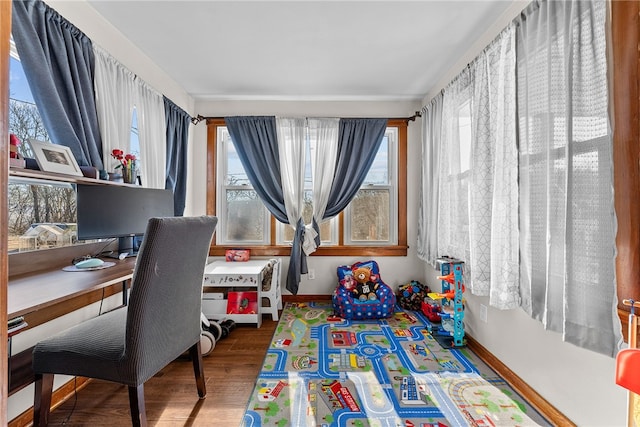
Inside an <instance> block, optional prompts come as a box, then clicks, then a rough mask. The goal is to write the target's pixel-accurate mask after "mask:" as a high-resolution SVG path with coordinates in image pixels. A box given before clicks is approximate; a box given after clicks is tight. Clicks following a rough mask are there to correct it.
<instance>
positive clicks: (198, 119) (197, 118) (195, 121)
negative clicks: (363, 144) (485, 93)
mask: <svg viewBox="0 0 640 427" xmlns="http://www.w3.org/2000/svg"><path fill="white" fill-rule="evenodd" d="M416 117H422V112H420V111H416V112H415V113H414V114H413V116H410V117H399V118H398V117H395V118H389V119H387V120H407V121H410V122H413V121H415V120H416ZM203 120H224V117H204V116H201V115H200V114H198V115H197V116H195V117H191V123H193V124H194V125H197V124H198V123H200V122H201V121H203Z"/></svg>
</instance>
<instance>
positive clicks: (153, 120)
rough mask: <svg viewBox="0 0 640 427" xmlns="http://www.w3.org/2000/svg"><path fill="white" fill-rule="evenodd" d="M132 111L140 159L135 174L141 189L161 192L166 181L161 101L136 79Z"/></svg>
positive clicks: (165, 148) (165, 137)
mask: <svg viewBox="0 0 640 427" xmlns="http://www.w3.org/2000/svg"><path fill="white" fill-rule="evenodd" d="M135 90H136V107H137V108H136V110H137V114H138V137H139V140H140V156H141V157H142V165H141V170H140V172H139V174H140V177H141V179H142V185H143V186H145V187H149V188H163V189H164V187H165V180H166V167H167V165H166V163H167V130H166V122H165V115H164V98H163V97H162V95H161V94H159V93H158V92H156V91H155V90H154V89H153V88H151V87H150V86H149V85H147V84H146V83H145V82H143V81H142V80H140V78H137V77H136V80H135Z"/></svg>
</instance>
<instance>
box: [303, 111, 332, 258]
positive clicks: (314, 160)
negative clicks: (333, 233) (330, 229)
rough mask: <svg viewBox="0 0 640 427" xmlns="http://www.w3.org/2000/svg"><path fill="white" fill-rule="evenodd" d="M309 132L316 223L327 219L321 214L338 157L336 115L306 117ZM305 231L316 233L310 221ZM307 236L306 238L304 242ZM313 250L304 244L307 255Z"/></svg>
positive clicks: (314, 248) (314, 234)
mask: <svg viewBox="0 0 640 427" xmlns="http://www.w3.org/2000/svg"><path fill="white" fill-rule="evenodd" d="M308 125H309V133H310V135H311V138H310V141H311V180H312V182H313V219H314V220H315V222H316V224H318V226H320V223H322V222H324V221H327V220H329V219H330V218H324V213H325V211H326V209H327V203H328V202H329V194H330V193H331V186H332V184H333V177H334V175H335V171H336V163H337V158H338V128H339V126H340V119H336V118H326V119H325V118H313V119H312V118H310V119H308ZM307 233H309V235H310V237H313V238H314V239H315V238H316V237H317V232H316V231H315V230H314V229H313V227H312V224H309V225H308V226H307ZM306 240H307V239H305V241H306ZM315 250H316V244H315V242H314V243H313V245H309V246H308V247H305V253H306V254H307V255H309V254H311V253H313V252H314V251H315Z"/></svg>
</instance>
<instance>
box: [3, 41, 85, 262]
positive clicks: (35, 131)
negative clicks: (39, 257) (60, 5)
mask: <svg viewBox="0 0 640 427" xmlns="http://www.w3.org/2000/svg"><path fill="white" fill-rule="evenodd" d="M9 67H10V68H9V69H10V73H9V132H10V133H12V134H14V135H16V136H17V137H18V139H20V141H21V142H22V144H20V146H18V150H19V152H20V154H21V155H22V156H23V157H28V158H33V153H32V152H31V147H30V146H29V144H27V143H26V142H27V141H28V140H29V139H30V138H34V139H38V140H48V139H49V135H48V134H47V131H46V129H45V128H44V124H43V123H42V119H41V117H40V113H39V112H38V108H37V106H36V104H35V102H34V100H33V95H32V93H31V90H30V88H29V84H28V83H27V78H26V76H25V74H24V70H23V69H22V64H21V63H20V58H19V57H18V53H17V51H16V48H15V44H14V43H13V40H11V58H10V62H9ZM75 203H76V197H75V189H74V188H73V186H72V185H71V184H65V183H53V182H43V181H37V180H27V179H19V178H15V177H11V179H10V180H9V186H8V208H9V212H8V215H9V220H8V227H7V230H8V250H9V252H10V253H12V252H22V251H30V250H38V249H49V248H54V247H60V246H68V245H72V244H75V243H77V239H76V204H75Z"/></svg>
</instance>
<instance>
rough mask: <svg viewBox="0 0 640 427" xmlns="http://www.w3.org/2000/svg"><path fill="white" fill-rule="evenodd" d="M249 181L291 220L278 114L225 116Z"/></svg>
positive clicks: (280, 215)
mask: <svg viewBox="0 0 640 427" xmlns="http://www.w3.org/2000/svg"><path fill="white" fill-rule="evenodd" d="M224 121H225V123H226V124H227V129H228V130H229V135H231V141H233V145H234V146H235V147H236V151H237V152H238V157H239V158H240V162H242V166H243V167H244V170H245V172H246V173H247V177H248V178H249V182H250V183H251V185H253V189H254V190H255V192H256V193H257V194H258V197H260V199H261V200H262V202H263V203H264V204H265V206H266V207H267V209H268V210H269V212H271V214H272V215H273V216H275V217H276V219H277V220H278V221H280V222H282V223H283V224H288V223H289V221H288V220H287V213H286V210H285V207H284V196H283V195H282V179H281V177H280V158H279V157H278V136H277V135H278V134H277V131H276V118H275V117H272V116H270V117H262V116H256V117H225V119H224Z"/></svg>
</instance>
